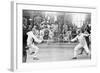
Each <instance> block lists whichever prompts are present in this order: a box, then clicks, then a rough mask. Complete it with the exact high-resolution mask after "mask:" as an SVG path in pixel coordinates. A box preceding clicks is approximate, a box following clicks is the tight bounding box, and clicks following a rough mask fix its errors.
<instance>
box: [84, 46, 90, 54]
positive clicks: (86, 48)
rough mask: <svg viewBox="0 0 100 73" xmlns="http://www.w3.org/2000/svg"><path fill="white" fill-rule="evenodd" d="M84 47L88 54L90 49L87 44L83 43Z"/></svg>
mask: <svg viewBox="0 0 100 73" xmlns="http://www.w3.org/2000/svg"><path fill="white" fill-rule="evenodd" d="M84 49H85V51H86V53H87V54H88V55H90V50H89V48H88V46H87V45H84Z"/></svg>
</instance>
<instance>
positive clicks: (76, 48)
mask: <svg viewBox="0 0 100 73" xmlns="http://www.w3.org/2000/svg"><path fill="white" fill-rule="evenodd" d="M82 47H83V48H84V50H85V51H86V53H88V54H89V55H90V50H89V49H88V46H87V45H86V44H85V45H82V44H78V45H77V46H76V47H75V48H74V57H77V51H78V50H79V49H81V48H82Z"/></svg>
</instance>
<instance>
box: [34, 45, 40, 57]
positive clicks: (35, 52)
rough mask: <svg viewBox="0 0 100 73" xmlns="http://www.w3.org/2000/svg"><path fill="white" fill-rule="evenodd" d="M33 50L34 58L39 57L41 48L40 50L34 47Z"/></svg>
mask: <svg viewBox="0 0 100 73" xmlns="http://www.w3.org/2000/svg"><path fill="white" fill-rule="evenodd" d="M33 49H34V54H33V57H37V55H38V51H39V48H38V47H37V46H35V45H34V46H33Z"/></svg>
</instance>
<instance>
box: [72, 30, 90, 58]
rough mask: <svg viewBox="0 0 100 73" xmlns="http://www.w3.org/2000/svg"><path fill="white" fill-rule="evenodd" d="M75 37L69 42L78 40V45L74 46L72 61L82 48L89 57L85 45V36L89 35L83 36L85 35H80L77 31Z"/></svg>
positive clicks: (88, 51) (79, 31)
mask: <svg viewBox="0 0 100 73" xmlns="http://www.w3.org/2000/svg"><path fill="white" fill-rule="evenodd" d="M77 34H78V35H77V36H76V37H75V38H74V39H72V40H71V41H72V42H73V41H75V40H78V41H79V44H78V45H76V46H75V48H74V57H73V58H72V59H77V55H78V54H77V51H78V50H79V49H81V48H84V50H85V51H86V53H87V54H88V55H90V50H89V49H88V46H87V43H86V40H85V36H89V34H85V33H81V30H80V29H79V30H78V31H77Z"/></svg>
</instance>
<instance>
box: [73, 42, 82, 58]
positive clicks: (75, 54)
mask: <svg viewBox="0 0 100 73" xmlns="http://www.w3.org/2000/svg"><path fill="white" fill-rule="evenodd" d="M81 47H82V45H81V44H78V45H77V46H76V47H75V48H74V57H77V51H78V50H79V49H80V48H81Z"/></svg>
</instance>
